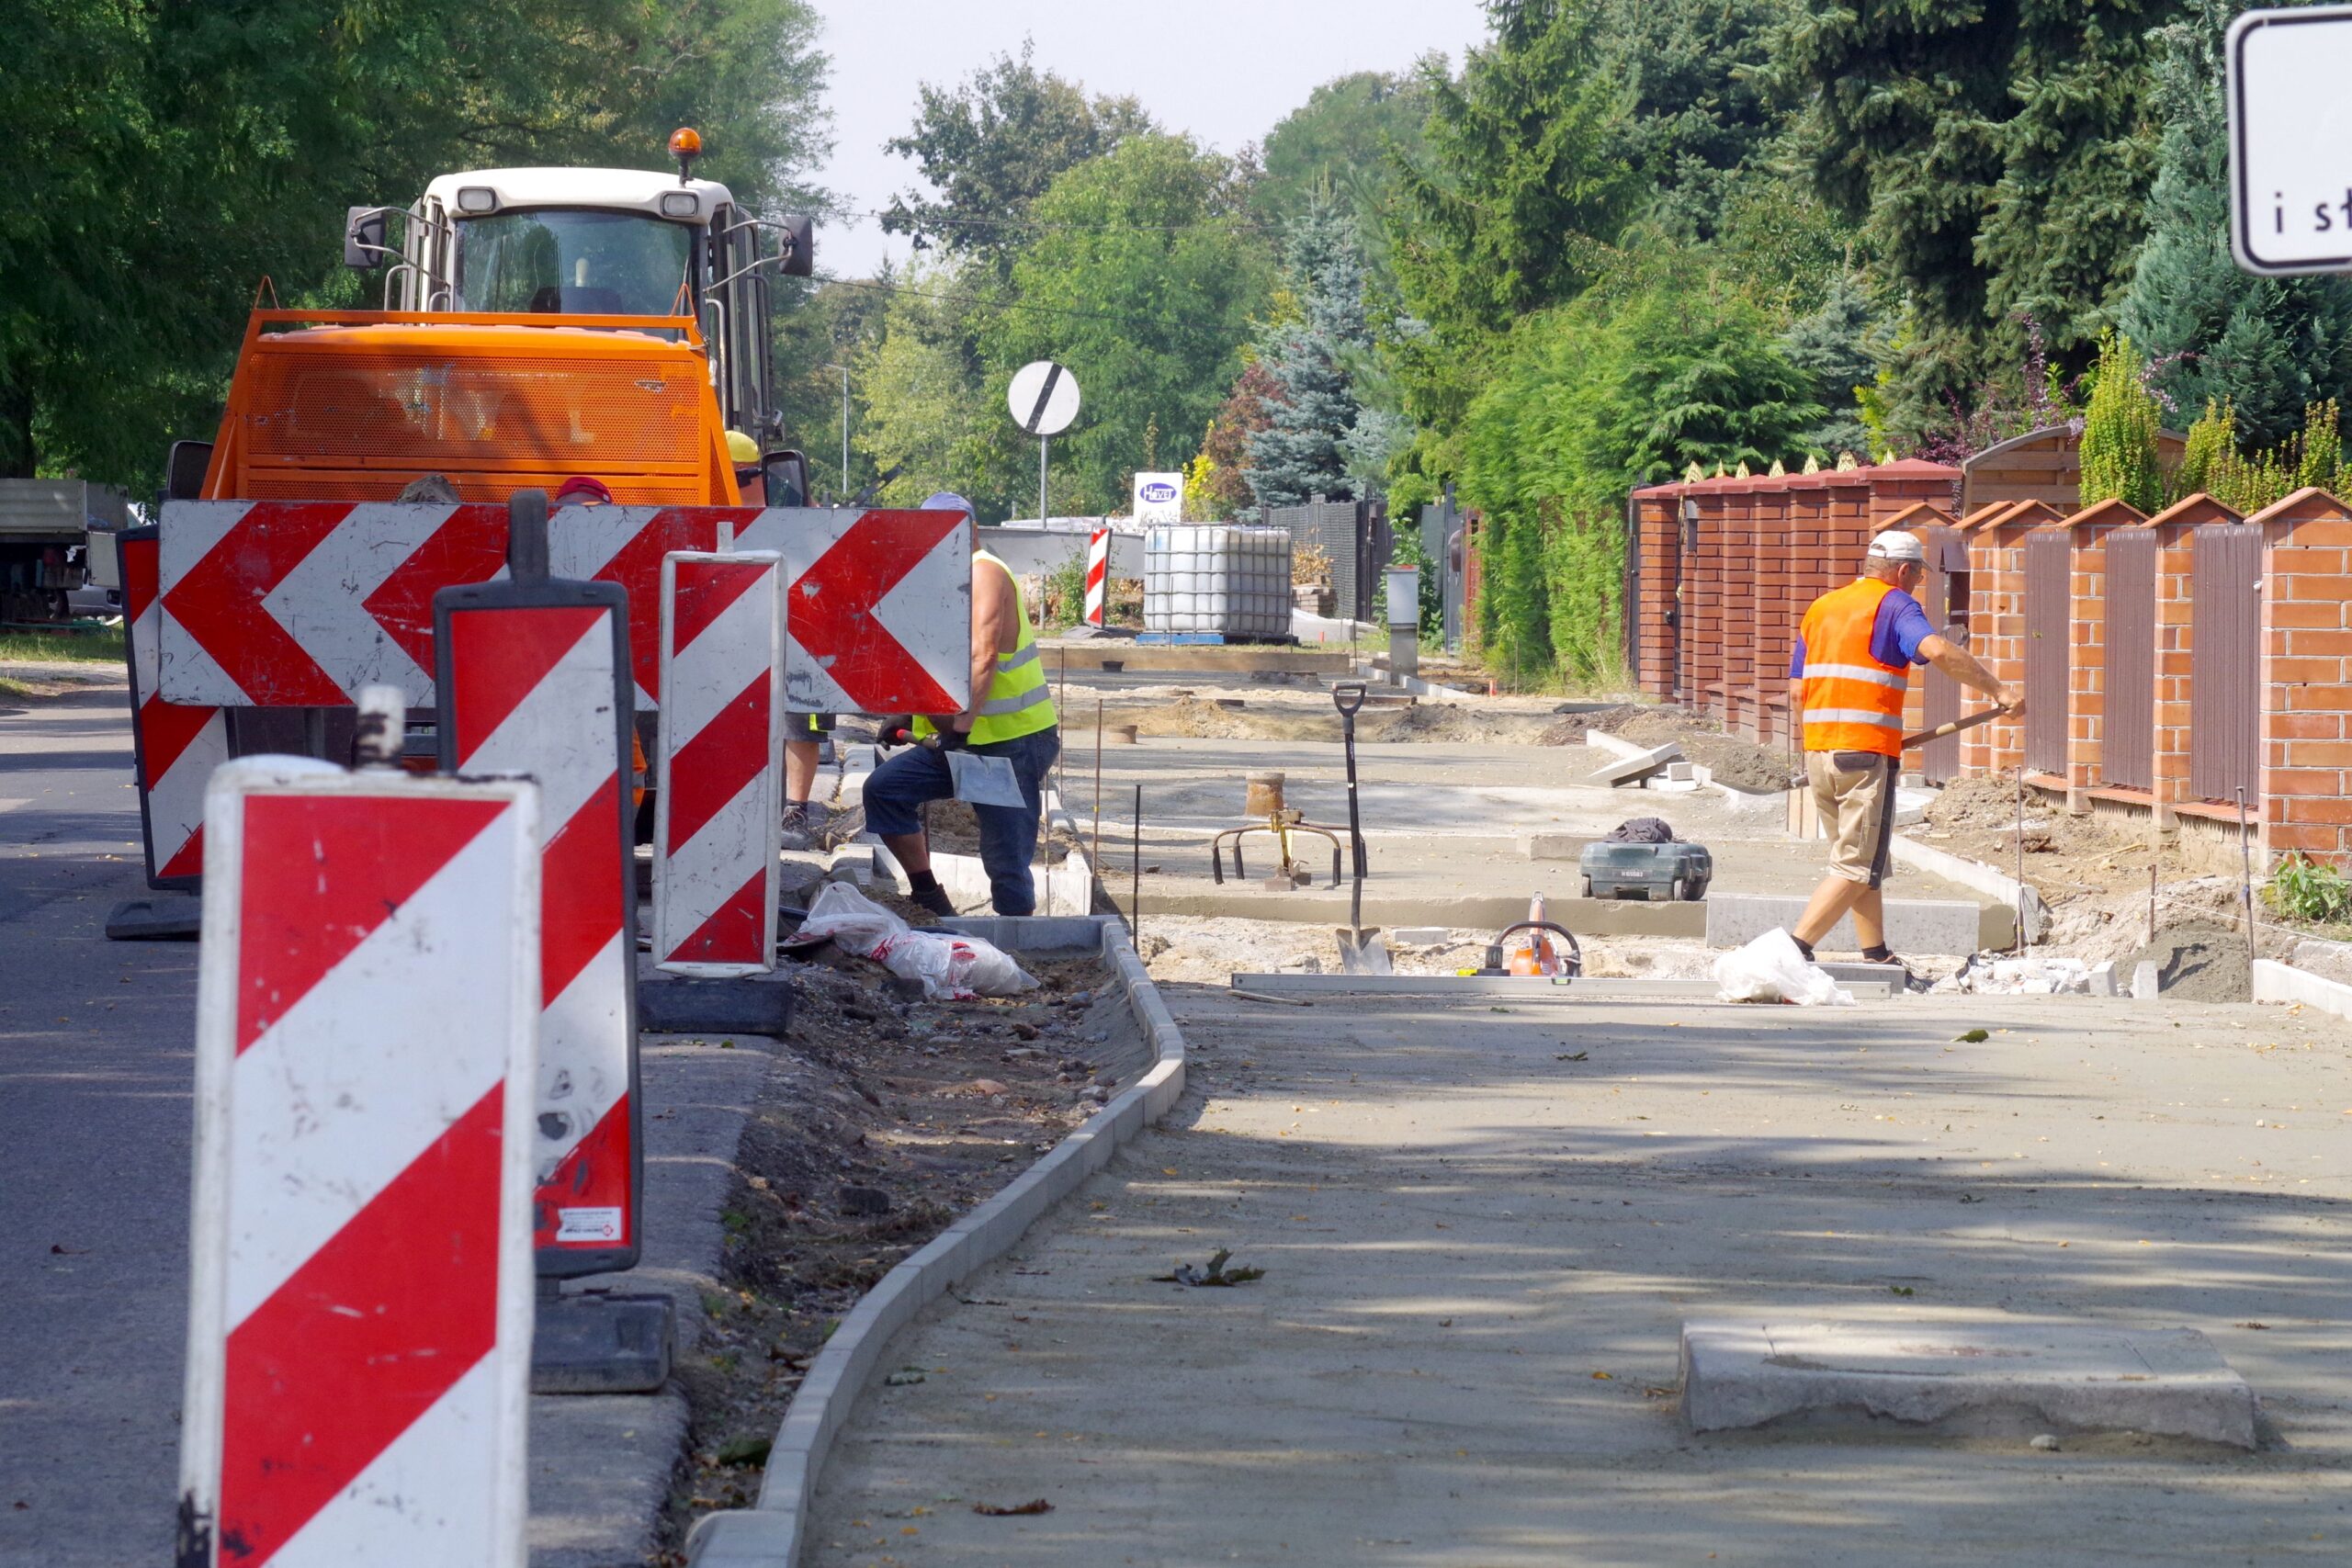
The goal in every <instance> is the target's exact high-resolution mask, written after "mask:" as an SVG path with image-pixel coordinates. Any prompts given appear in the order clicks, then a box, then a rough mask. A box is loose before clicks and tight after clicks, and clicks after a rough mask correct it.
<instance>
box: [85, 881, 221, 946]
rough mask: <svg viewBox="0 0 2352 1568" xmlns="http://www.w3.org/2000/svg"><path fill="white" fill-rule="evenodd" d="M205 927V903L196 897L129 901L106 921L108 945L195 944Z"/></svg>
mask: <svg viewBox="0 0 2352 1568" xmlns="http://www.w3.org/2000/svg"><path fill="white" fill-rule="evenodd" d="M203 925H204V901H203V900H202V899H200V898H198V897H195V896H194V895H193V894H187V893H165V894H163V895H161V896H159V897H153V898H126V899H124V900H123V901H122V902H121V903H119V904H117V905H116V906H115V907H114V912H113V913H112V914H110V915H108V916H107V941H108V942H194V941H195V940H196V939H197V936H198V933H199V932H200V931H202V929H203Z"/></svg>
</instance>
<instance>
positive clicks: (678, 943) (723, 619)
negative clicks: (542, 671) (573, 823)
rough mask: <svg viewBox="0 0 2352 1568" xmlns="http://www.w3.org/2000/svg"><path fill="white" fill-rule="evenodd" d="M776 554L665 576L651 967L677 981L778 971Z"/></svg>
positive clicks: (689, 565) (670, 567)
mask: <svg viewBox="0 0 2352 1568" xmlns="http://www.w3.org/2000/svg"><path fill="white" fill-rule="evenodd" d="M777 577H778V560H777V558H776V556H775V553H774V552H772V551H758V552H752V553H747V554H743V555H702V554H696V553H688V552H685V551H677V552H673V554H671V555H669V556H666V557H664V558H662V649H661V651H662V691H663V692H665V693H667V694H669V701H668V702H666V703H664V704H663V705H662V732H661V744H660V750H661V756H660V766H661V788H660V789H659V790H658V791H657V792H656V795H655V804H654V813H653V815H654V822H653V955H654V959H655V962H656V963H657V964H660V966H661V967H662V968H663V969H666V970H669V971H670V972H672V973H673V974H679V975H688V976H698V977H702V978H729V979H731V978H741V976H747V975H758V974H764V973H765V972H767V971H768V970H770V969H773V968H775V900H776V866H777V860H776V857H777V854H778V852H779V851H780V849H781V838H782V820H783V811H784V798H783V789H782V784H783V781H782V779H781V778H780V777H779V776H778V773H777V770H776V759H777V757H778V755H779V754H780V751H781V750H782V742H783V736H782V735H781V734H780V733H779V731H778V726H779V725H780V724H781V723H782V721H783V711H784V693H783V682H782V679H781V675H782V660H781V658H780V657H779V656H780V654H781V652H782V644H783V614H784V600H783V595H782V593H781V592H780V590H779V585H778V581H777Z"/></svg>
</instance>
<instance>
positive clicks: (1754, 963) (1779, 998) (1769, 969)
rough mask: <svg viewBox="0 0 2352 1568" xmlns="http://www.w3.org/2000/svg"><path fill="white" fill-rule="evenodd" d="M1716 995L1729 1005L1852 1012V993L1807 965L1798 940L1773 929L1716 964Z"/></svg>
mask: <svg viewBox="0 0 2352 1568" xmlns="http://www.w3.org/2000/svg"><path fill="white" fill-rule="evenodd" d="M1715 987H1716V993H1717V994H1718V995H1719V996H1721V997H1722V998H1723V999H1724V1001H1727V1002H1794V1003H1795V1004H1796V1005H1797V1006H1799V1007H1806V1008H1811V1007H1838V1008H1849V1007H1852V1006H1853V1005H1854V997H1853V993H1852V992H1850V991H1849V990H1847V989H1846V988H1845V987H1841V986H1840V985H1838V982H1837V981H1835V980H1833V979H1831V978H1830V977H1829V976H1828V973H1827V972H1826V970H1822V969H1819V968H1816V967H1815V966H1814V965H1813V964H1808V963H1806V962H1805V956H1804V953H1800V952H1798V951H1797V941H1796V938H1794V937H1792V936H1791V935H1790V934H1789V933H1788V932H1786V931H1782V930H1781V929H1780V928H1779V927H1777V926H1776V927H1774V928H1773V929H1772V930H1770V931H1766V932H1765V933H1764V934H1763V935H1762V936H1759V937H1758V938H1757V939H1756V940H1755V941H1753V942H1749V943H1748V944H1747V946H1746V947H1743V948H1740V949H1738V950H1736V952H1732V953H1724V955H1723V956H1722V957H1721V958H1718V959H1716V960H1715Z"/></svg>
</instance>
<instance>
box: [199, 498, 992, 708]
mask: <svg viewBox="0 0 2352 1568" xmlns="http://www.w3.org/2000/svg"><path fill="white" fill-rule="evenodd" d="M960 521H961V514H960V513H952V512H904V511H886V510H873V511H859V510H855V509H839V510H828V509H822V508H797V507H794V508H771V509H769V510H767V511H764V512H762V511H756V510H753V509H751V508H746V507H720V506H686V507H656V506H593V507H587V506H574V507H566V508H564V509H563V510H561V511H560V512H558V513H556V514H555V516H554V518H553V520H552V522H551V524H550V537H549V559H548V564H549V570H551V571H552V572H553V574H554V575H555V576H557V577H560V578H570V579H574V580H578V581H603V582H614V583H617V584H619V585H620V586H621V587H622V588H624V589H625V590H627V591H628V605H629V609H628V615H629V646H630V647H631V649H633V650H634V657H635V664H634V666H633V669H632V674H633V675H634V677H635V679H636V683H637V688H638V694H637V705H638V706H639V707H640V708H650V707H653V706H655V705H657V704H658V701H659V698H660V692H659V687H660V685H661V669H660V663H661V661H660V657H659V653H658V649H660V647H661V640H660V637H659V635H658V627H657V621H658V618H659V599H660V592H659V590H660V581H661V572H662V557H664V556H666V555H668V554H670V553H671V552H672V551H675V550H692V551H706V552H707V551H711V550H715V549H717V548H718V534H719V529H720V527H721V525H726V526H728V527H729V528H731V529H732V530H733V533H734V540H735V544H736V545H737V547H740V548H742V549H745V550H774V551H775V552H776V553H777V554H779V555H780V556H782V558H783V560H784V573H785V580H786V600H787V604H788V605H789V608H788V610H787V622H788V628H789V629H788V636H787V637H786V646H785V686H786V697H787V700H788V701H789V702H790V703H791V704H792V705H793V706H795V707H799V708H808V709H814V710H825V711H837V712H865V713H907V712H912V713H952V712H955V711H956V710H957V709H959V708H961V707H962V706H963V705H965V703H966V702H967V700H968V699H969V696H970V692H969V689H968V688H969V686H970V682H971V671H970V661H969V653H968V649H969V644H970V636H971V622H972V612H971V549H970V545H969V538H968V532H967V530H966V529H965V528H964V527H962V526H961V525H960ZM505 552H506V509H505V508H504V507H503V506H496V505H483V504H474V505H464V506H424V505H401V504H394V503H374V502H369V503H350V502H277V501H254V502H244V501H190V502H166V503H165V504H164V516H163V555H162V564H161V569H160V570H161V597H162V604H163V615H162V622H161V626H160V628H159V636H158V644H159V649H160V674H159V686H158V690H159V691H160V694H162V695H164V697H166V698H167V699H169V700H170V701H172V702H175V703H195V704H206V705H215V706H221V707H286V706H295V707H301V706H339V705H345V704H348V703H350V702H352V701H353V700H355V698H356V695H357V694H358V691H359V688H360V687H362V686H365V685H369V684H372V683H376V682H381V683H384V684H387V685H391V686H397V687H399V688H400V689H401V692H402V694H404V695H405V696H406V697H407V699H408V701H409V702H410V703H411V704H412V705H415V706H419V707H423V706H429V705H431V704H432V703H433V701H434V691H433V673H432V663H433V660H432V656H431V648H432V617H431V607H432V603H433V596H434V594H435V592H439V591H440V590H441V589H444V588H448V587H454V586H458V585H460V584H466V583H478V582H488V581H494V580H496V579H498V578H500V577H502V576H503V562H504V560H505Z"/></svg>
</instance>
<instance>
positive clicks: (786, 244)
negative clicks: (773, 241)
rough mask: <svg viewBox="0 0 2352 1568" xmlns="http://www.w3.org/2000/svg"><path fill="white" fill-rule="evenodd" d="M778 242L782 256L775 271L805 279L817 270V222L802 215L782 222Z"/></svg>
mask: <svg viewBox="0 0 2352 1568" xmlns="http://www.w3.org/2000/svg"><path fill="white" fill-rule="evenodd" d="M781 227H782V228H783V231H784V233H783V235H782V238H781V240H780V241H779V243H780V245H781V246H782V249H783V252H784V254H783V257H782V261H783V265H782V266H781V267H779V268H778V269H777V270H779V271H780V272H782V273H783V274H784V276H786V277H807V276H809V275H810V274H811V273H814V272H815V271H816V270H817V220H815V219H814V218H810V217H809V216H808V215H807V214H805V213H804V214H802V215H800V216H798V217H795V218H786V220H784V221H783V223H782V225H781Z"/></svg>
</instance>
